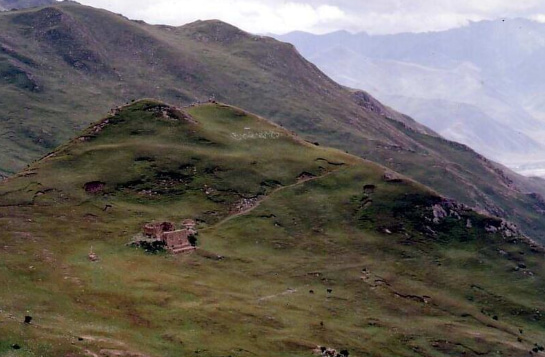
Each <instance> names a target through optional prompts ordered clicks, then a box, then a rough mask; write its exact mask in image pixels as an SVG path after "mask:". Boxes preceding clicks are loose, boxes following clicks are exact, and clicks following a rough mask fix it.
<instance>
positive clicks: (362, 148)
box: [0, 3, 545, 240]
mask: <svg viewBox="0 0 545 357" xmlns="http://www.w3.org/2000/svg"><path fill="white" fill-rule="evenodd" d="M36 24H39V26H35V25H36ZM210 24H211V23H210V22H209V23H196V24H193V25H191V26H193V27H194V26H197V27H201V28H202V27H203V26H204V28H203V29H201V30H199V31H201V32H200V34H198V36H197V37H199V38H200V40H199V39H196V38H195V34H196V33H197V32H196V31H195V28H193V27H191V26H190V27H183V26H182V27H179V28H173V27H169V26H152V25H148V24H145V23H142V22H137V21H130V20H127V19H125V18H124V17H122V16H119V15H115V14H112V13H109V12H107V11H104V10H97V9H92V8H90V7H86V6H81V5H77V4H73V3H62V4H58V5H55V6H53V7H50V8H45V9H39V10H25V11H21V12H10V13H3V14H0V29H1V31H0V43H1V45H2V48H4V50H3V51H2V52H0V64H2V65H0V69H1V70H2V71H3V72H2V73H6V74H7V75H4V76H2V77H0V78H2V80H3V81H4V82H3V84H4V85H3V86H1V87H0V91H2V97H3V98H5V102H6V103H7V105H6V106H3V107H2V108H0V111H2V115H3V116H4V117H5V118H8V120H6V121H4V122H2V123H0V125H2V126H3V130H4V132H6V133H7V135H5V136H2V137H0V143H1V144H2V145H3V146H4V147H6V148H8V150H7V151H6V152H5V153H3V155H1V156H0V168H2V171H3V172H4V173H5V174H8V173H12V174H13V173H14V172H17V171H18V170H20V169H22V168H24V166H25V165H27V164H28V163H30V162H31V161H32V160H34V159H36V158H38V157H41V156H42V155H44V154H46V153H47V152H48V151H50V150H51V149H53V148H54V147H56V146H58V145H60V144H61V143H62V142H64V141H65V140H68V139H69V138H71V137H72V136H73V135H74V133H75V132H77V131H78V130H81V129H83V128H85V127H86V126H87V125H88V124H89V123H90V122H92V121H93V120H94V118H96V117H98V116H99V114H100V111H101V109H97V108H111V107H115V106H116V105H119V104H121V103H126V102H130V101H131V100H132V99H136V98H140V97H154V98H158V99H160V100H163V101H166V102H171V103H174V104H175V105H187V104H191V103H193V102H199V101H200V102H206V101H208V99H209V98H211V97H213V98H215V99H216V100H218V101H221V102H228V103H231V104H233V105H236V106H238V107H242V108H246V109H248V110H250V111H252V112H255V113H258V114H259V115H261V116H263V117H267V118H270V119H271V120H273V121H274V122H276V123H277V124H279V125H282V126H284V127H286V128H288V129H289V130H293V131H296V132H298V133H299V134H300V135H301V136H302V137H304V139H305V140H308V141H310V142H317V143H319V144H321V145H328V146H334V147H337V148H339V149H342V150H345V151H349V152H350V153H353V154H356V155H357V156H360V157H363V158H366V159H369V160H372V161H376V162H378V163H379V164H382V165H385V166H387V167H389V168H390V169H392V170H394V171H397V172H401V173H403V174H405V175H406V176H409V177H411V178H413V179H415V180H416V181H418V182H422V183H423V184H425V185H427V186H429V187H432V188H433V189H435V190H436V191H438V192H440V193H441V194H442V195H444V196H446V197H452V198H454V199H456V200H458V201H459V202H462V203H464V204H467V205H469V206H472V207H475V208H477V209H480V210H483V211H487V212H490V213H491V212H494V213H495V214H498V213H499V214H501V216H502V218H506V219H509V220H512V221H514V222H516V223H517V224H518V225H519V226H521V228H523V229H524V231H525V232H526V233H527V234H528V235H530V236H531V237H532V238H534V239H538V240H540V239H543V238H542V237H543V232H544V231H545V224H544V223H543V221H542V214H541V213H539V212H540V211H539V210H536V209H534V206H535V205H536V204H537V202H535V199H534V198H532V197H533V196H529V195H528V194H530V193H537V194H542V195H543V194H545V184H542V183H540V181H535V180H530V179H525V178H523V177H519V176H517V175H515V174H514V173H511V172H509V171H507V170H504V169H503V168H502V169H499V168H498V167H496V166H495V164H491V163H490V162H488V161H484V160H483V158H482V156H480V155H477V154H475V153H473V152H472V151H470V150H468V149H467V148H465V147H462V146H459V145H457V144H454V143H450V142H448V141H446V140H442V139H439V138H437V137H435V134H434V133H433V132H431V131H430V130H429V129H425V128H424V127H423V126H421V125H419V124H417V123H416V122H415V121H414V120H412V119H411V118H410V117H407V116H405V115H403V114H399V113H397V112H395V111H393V110H391V109H389V108H387V107H386V106H383V105H382V104H380V105H379V104H378V103H379V102H377V101H376V100H374V99H373V98H372V97H370V96H369V95H367V94H365V93H363V92H362V93H360V94H358V93H357V92H356V93H354V91H353V90H350V89H348V88H346V87H343V86H341V85H339V84H337V83H335V82H334V81H332V80H331V79H330V78H329V77H327V76H326V75H325V74H324V73H323V72H321V71H320V70H319V69H318V68H317V67H316V66H314V65H313V64H311V63H309V62H307V61H305V60H304V59H303V57H302V56H301V55H300V54H299V53H298V52H297V51H296V50H294V47H293V46H292V45H288V44H283V43H280V42H278V41H276V40H274V39H272V38H267V37H262V36H253V35H250V37H247V35H244V36H243V35H241V32H238V31H236V30H235V32H234V36H235V37H234V38H233V37H231V35H229V36H228V37H227V38H220V40H223V41H229V44H228V45H227V44H226V43H223V42H222V41H210V39H214V38H218V37H215V36H216V33H217V26H218V25H220V24H221V23H217V22H215V23H212V24H213V26H212V27H211V28H207V26H208V25H210ZM228 29H230V30H229V31H226V33H228V34H229V33H233V32H232V31H233V29H232V27H228ZM230 31H231V32H230ZM203 32H204V35H203V34H202V33H203ZM207 32H208V33H207ZM74 33H77V34H78V36H74V35H73V34H74ZM210 34H212V35H210ZM235 39H236V40H235ZM20 43H27V44H29V45H28V47H21V46H20ZM67 93H69V94H70V95H69V96H68V95H67ZM21 108H24V110H21ZM388 118H393V119H395V120H390V119H388ZM400 122H402V123H403V124H400ZM409 128H412V129H414V130H413V131H411V130H408V129H409ZM428 134H431V136H430V135H428ZM506 178H508V179H506ZM513 182H516V184H513Z"/></svg>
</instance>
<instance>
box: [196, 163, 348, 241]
mask: <svg viewBox="0 0 545 357" xmlns="http://www.w3.org/2000/svg"><path fill="white" fill-rule="evenodd" d="M341 170H345V169H337V170H333V171H330V172H328V173H326V174H323V175H321V176H316V177H311V178H307V179H304V180H299V181H297V182H296V183H293V184H291V185H288V186H282V187H279V188H277V189H275V190H273V191H272V192H271V193H270V194H268V195H267V196H264V197H263V198H262V199H260V200H259V201H257V202H256V204H255V205H253V206H252V207H251V208H248V209H247V210H244V211H241V212H238V213H236V214H233V215H230V216H228V217H226V218H224V219H222V220H221V221H219V222H218V223H216V224H214V225H213V226H210V227H207V228H204V229H201V230H200V232H206V231H209V230H212V229H215V228H218V227H219V226H222V225H223V224H225V223H227V222H229V221H230V220H232V219H235V218H237V217H240V216H244V215H247V214H248V213H250V212H252V211H253V210H255V209H256V208H258V207H259V206H260V205H261V204H262V203H263V202H265V201H267V200H268V199H270V198H271V197H272V196H273V195H275V194H277V193H278V192H281V191H284V190H288V189H290V188H293V187H297V186H299V185H303V184H305V183H307V182H310V181H316V180H319V179H322V178H325V177H327V176H329V175H332V174H334V173H337V172H339V171H341Z"/></svg>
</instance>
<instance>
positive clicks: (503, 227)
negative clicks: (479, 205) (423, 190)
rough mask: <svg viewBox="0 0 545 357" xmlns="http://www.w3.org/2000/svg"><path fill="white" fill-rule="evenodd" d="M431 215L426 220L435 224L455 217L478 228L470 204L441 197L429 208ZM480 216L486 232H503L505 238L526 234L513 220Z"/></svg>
mask: <svg viewBox="0 0 545 357" xmlns="http://www.w3.org/2000/svg"><path fill="white" fill-rule="evenodd" d="M428 212H429V215H428V216H426V217H425V218H426V220H428V221H431V222H432V223H433V224H434V225H440V224H442V223H443V222H444V221H445V220H446V219H449V218H450V219H455V220H457V221H462V222H463V224H464V225H465V227H466V228H467V229H472V228H478V227H477V225H476V223H477V222H473V221H472V218H471V215H472V214H474V213H475V212H474V211H473V210H472V209H471V208H470V207H468V206H466V205H464V204H460V203H458V202H456V201H454V200H450V199H441V201H440V202H438V203H436V204H434V205H433V206H431V207H430V208H429V209H428ZM479 218H480V222H479V223H480V225H481V228H483V229H484V231H485V232H486V233H491V234H496V233H497V234H501V235H502V236H503V237H504V238H515V237H523V236H524V235H523V234H522V232H521V231H520V230H519V229H518V227H517V226H516V225H515V224H514V223H511V222H508V221H506V220H504V219H501V218H497V217H489V218H488V219H486V218H485V219H484V220H483V219H482V217H479ZM431 230H433V228H431Z"/></svg>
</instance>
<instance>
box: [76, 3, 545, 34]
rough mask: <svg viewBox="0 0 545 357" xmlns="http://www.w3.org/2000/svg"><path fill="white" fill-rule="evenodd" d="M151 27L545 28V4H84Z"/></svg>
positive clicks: (284, 29) (394, 30)
mask: <svg viewBox="0 0 545 357" xmlns="http://www.w3.org/2000/svg"><path fill="white" fill-rule="evenodd" d="M80 1H81V2H82V3H84V4H88V5H91V6H97V7H102V8H106V9H108V10H111V11H115V12H119V13H122V14H124V15H126V16H128V17H130V18H133V19H141V20H145V21H147V22H150V23H153V24H159V23H160V24H169V25H182V24H185V23H188V22H192V21H195V20H206V19H219V20H223V21H226V22H229V23H231V24H233V25H235V26H238V27H240V28H242V29H244V30H246V31H249V32H253V33H284V32H289V31H294V30H301V31H310V32H317V33H323V32H329V31H334V30H340V29H347V30H351V31H367V32H370V33H375V34H376V33H397V32H422V31H438V30H445V29H449V28H453V27H459V26H463V25H466V24H468V23H469V21H479V20H486V19H497V18H506V17H507V18H513V17H525V18H531V19H534V20H538V21H541V22H545V1H544V0H361V1H360V0H80Z"/></svg>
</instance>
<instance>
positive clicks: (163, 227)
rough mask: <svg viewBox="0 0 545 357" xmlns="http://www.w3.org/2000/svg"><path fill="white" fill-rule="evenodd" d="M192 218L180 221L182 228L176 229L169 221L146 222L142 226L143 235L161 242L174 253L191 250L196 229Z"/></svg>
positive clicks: (194, 243) (194, 241)
mask: <svg viewBox="0 0 545 357" xmlns="http://www.w3.org/2000/svg"><path fill="white" fill-rule="evenodd" d="M195 226H196V223H195V221H193V220H192V219H186V220H184V221H183V222H182V227H183V228H182V229H178V230H177V229H176V228H175V226H174V224H173V223H171V222H162V223H148V224H146V225H144V227H142V231H143V233H144V236H146V237H148V238H150V239H153V240H155V241H159V242H163V243H164V244H165V248H166V249H167V250H168V251H170V252H171V253H174V254H180V253H185V252H190V251H193V250H195V249H197V248H196V246H195V245H196V242H197V239H196V236H197V230H196V229H195Z"/></svg>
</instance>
